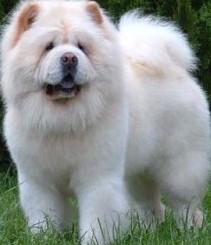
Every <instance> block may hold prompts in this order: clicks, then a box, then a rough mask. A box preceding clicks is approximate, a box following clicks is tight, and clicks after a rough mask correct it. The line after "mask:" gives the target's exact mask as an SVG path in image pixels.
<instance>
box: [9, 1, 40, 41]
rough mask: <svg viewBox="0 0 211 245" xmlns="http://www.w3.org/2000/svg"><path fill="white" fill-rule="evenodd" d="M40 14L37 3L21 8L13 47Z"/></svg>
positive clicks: (27, 4)
mask: <svg viewBox="0 0 211 245" xmlns="http://www.w3.org/2000/svg"><path fill="white" fill-rule="evenodd" d="M38 13H39V5H38V4H37V3H33V2H32V3H26V4H24V5H23V6H22V7H21V9H20V11H19V12H18V13H17V19H16V27H15V34H14V40H13V41H14V42H13V45H15V44H16V43H17V42H18V40H19V39H20V37H21V35H22V34H23V33H24V32H25V31H27V30H28V29H29V28H30V27H31V26H32V24H33V23H34V22H35V21H36V18H37V16H38Z"/></svg>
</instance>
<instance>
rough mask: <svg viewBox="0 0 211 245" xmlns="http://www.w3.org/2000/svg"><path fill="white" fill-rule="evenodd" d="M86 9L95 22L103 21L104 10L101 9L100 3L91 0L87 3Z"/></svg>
mask: <svg viewBox="0 0 211 245" xmlns="http://www.w3.org/2000/svg"><path fill="white" fill-rule="evenodd" d="M86 10H87V12H88V13H89V14H90V15H91V17H92V19H93V21H94V22H96V23H97V24H102V23H103V12H102V10H101V9H100V6H99V5H98V3H96V2H94V1H89V2H87V3H86Z"/></svg>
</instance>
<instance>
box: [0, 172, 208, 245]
mask: <svg viewBox="0 0 211 245" xmlns="http://www.w3.org/2000/svg"><path fill="white" fill-rule="evenodd" d="M203 208H204V210H205V212H206V220H205V222H204V225H203V227H202V228H201V229H199V230H187V229H185V227H184V229H182V230H180V229H178V228H177V226H176V224H175V222H174V219H173V217H172V215H171V214H170V213H168V214H167V215H166V216H167V217H166V221H165V222H164V223H163V224H160V225H158V226H157V228H156V229H154V230H146V229H144V228H141V227H140V226H139V224H138V222H134V224H132V225H131V228H130V230H129V231H128V233H127V234H126V235H125V237H123V238H122V239H119V240H117V241H115V242H114V243H113V244H115V245H120V244H121V245H126V244H130V245H138V244H144V245H145V244H149V245H153V244H154V245H159V244H162V245H165V244H166V245H167V244H172V245H173V244H178V245H182V244H191V245H195V244H197V245H210V244H211V187H209V188H208V190H207V193H206V197H205V199H204V206H203ZM79 242H80V239H79V237H78V234H77V228H76V227H73V229H72V230H71V231H68V232H66V233H64V234H60V235H59V234H57V233H56V232H55V231H53V230H49V231H47V232H43V233H41V234H39V235H36V236H33V235H32V234H31V233H30V231H29V230H28V229H27V226H26V221H25V220H24V217H23V214H22V212H21V209H20V206H19V204H18V188H17V179H16V176H15V175H11V174H9V173H1V174H0V245H10V244H13V245H66V244H68V245H70V244H71V245H76V244H79Z"/></svg>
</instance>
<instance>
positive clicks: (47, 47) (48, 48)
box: [45, 42, 55, 51]
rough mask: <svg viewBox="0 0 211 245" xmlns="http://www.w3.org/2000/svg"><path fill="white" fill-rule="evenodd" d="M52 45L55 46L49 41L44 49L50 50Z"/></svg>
mask: <svg viewBox="0 0 211 245" xmlns="http://www.w3.org/2000/svg"><path fill="white" fill-rule="evenodd" d="M54 47H55V46H54V43H53V42H50V43H49V44H48V45H47V46H46V48H45V50H46V51H50V50H52V49H53V48H54Z"/></svg>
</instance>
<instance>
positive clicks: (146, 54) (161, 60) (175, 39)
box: [119, 11, 196, 72]
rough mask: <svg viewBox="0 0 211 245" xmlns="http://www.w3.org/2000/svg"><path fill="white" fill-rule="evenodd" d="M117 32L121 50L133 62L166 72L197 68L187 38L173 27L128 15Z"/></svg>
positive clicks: (158, 21) (122, 20)
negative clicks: (172, 68) (176, 68)
mask: <svg viewBox="0 0 211 245" xmlns="http://www.w3.org/2000/svg"><path fill="white" fill-rule="evenodd" d="M119 32H120V42H121V45H122V48H123V50H124V52H125V54H126V56H127V57H128V58H129V59H130V60H132V62H138V63H140V64H144V66H147V67H148V68H151V69H156V70H159V71H165V72H166V71H167V70H168V69H170V68H171V67H172V66H174V68H175V66H177V67H180V68H182V69H185V70H186V71H192V70H194V69H195V68H196V58H195V56H194V53H193V51H192V49H191V48H190V45H189V43H188V41H187V38H186V36H185V35H184V34H183V33H182V32H181V31H180V30H179V29H178V28H177V27H176V26H175V25H173V24H172V23H169V22H166V21H163V20H161V19H159V18H156V17H153V16H148V17H140V16H139V14H138V12H137V11H135V12H129V13H127V14H125V15H124V16H123V17H122V18H121V20H120V23H119Z"/></svg>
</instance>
